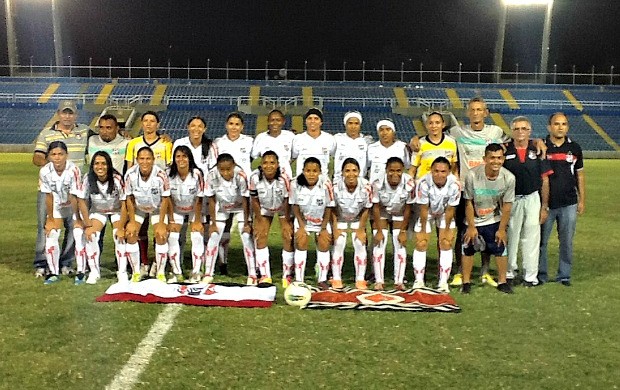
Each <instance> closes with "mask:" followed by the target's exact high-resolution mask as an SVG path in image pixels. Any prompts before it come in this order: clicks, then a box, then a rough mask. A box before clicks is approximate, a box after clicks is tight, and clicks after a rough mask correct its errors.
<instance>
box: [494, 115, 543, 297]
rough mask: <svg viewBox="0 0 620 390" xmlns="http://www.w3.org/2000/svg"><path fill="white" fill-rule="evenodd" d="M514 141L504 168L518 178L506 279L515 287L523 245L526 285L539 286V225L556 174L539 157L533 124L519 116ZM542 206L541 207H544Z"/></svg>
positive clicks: (510, 222) (509, 228) (514, 128)
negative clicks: (532, 138) (552, 178)
mask: <svg viewBox="0 0 620 390" xmlns="http://www.w3.org/2000/svg"><path fill="white" fill-rule="evenodd" d="M510 128H511V130H512V140H511V141H510V142H508V143H507V144H506V160H505V161H504V168H506V169H508V170H509V171H510V172H511V173H512V174H513V175H514V176H515V200H514V202H513V203H512V209H511V211H510V221H509V222H508V247H507V249H508V270H507V272H506V279H507V281H508V283H510V284H512V283H513V280H514V278H515V277H516V275H517V272H518V269H519V267H518V265H517V255H518V252H519V245H520V246H521V257H522V259H523V284H524V285H525V286H526V287H534V286H537V285H538V255H539V251H540V224H542V223H543V222H544V221H545V220H546V219H547V212H548V209H549V178H548V176H549V175H550V174H551V173H552V172H553V171H551V167H550V165H549V162H548V161H547V160H546V159H542V158H540V157H539V156H537V155H536V145H535V144H534V143H533V142H532V141H531V140H530V135H531V133H532V123H531V122H530V120H529V119H528V118H527V117H524V116H518V117H516V118H514V119H513V120H512V122H511V125H510ZM541 206H542V207H541Z"/></svg>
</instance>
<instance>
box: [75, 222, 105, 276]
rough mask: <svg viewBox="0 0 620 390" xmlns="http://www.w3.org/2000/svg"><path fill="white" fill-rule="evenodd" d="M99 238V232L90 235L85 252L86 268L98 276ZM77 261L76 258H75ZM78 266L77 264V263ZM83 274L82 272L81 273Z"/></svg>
mask: <svg viewBox="0 0 620 390" xmlns="http://www.w3.org/2000/svg"><path fill="white" fill-rule="evenodd" d="M100 237H101V232H96V233H95V234H93V235H92V237H91V241H86V248H84V249H85V250H86V253H87V256H88V268H90V272H91V273H93V272H94V273H96V274H97V275H99V274H100V273H99V258H100V256H101V253H100V250H99V238H100ZM76 250H77V247H76ZM76 259H77V257H76ZM78 264H79V263H78ZM79 272H80V271H79V265H78V273H79ZM82 272H84V271H82Z"/></svg>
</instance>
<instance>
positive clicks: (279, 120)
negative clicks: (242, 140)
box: [252, 110, 295, 178]
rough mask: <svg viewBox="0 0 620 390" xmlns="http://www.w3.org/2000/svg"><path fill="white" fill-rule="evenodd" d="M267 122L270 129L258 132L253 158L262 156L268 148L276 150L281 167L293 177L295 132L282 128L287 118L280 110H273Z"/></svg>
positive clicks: (253, 147)
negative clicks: (292, 157) (292, 159)
mask: <svg viewBox="0 0 620 390" xmlns="http://www.w3.org/2000/svg"><path fill="white" fill-rule="evenodd" d="M267 123H268V127H269V129H268V130H267V131H265V132H263V133H260V134H257V135H256V138H254V144H253V145H252V158H254V159H256V158H260V157H261V156H262V155H263V154H264V153H265V152H266V151H268V150H271V151H273V152H275V153H276V155H277V156H278V165H279V166H280V169H281V170H282V171H283V172H284V173H286V175H287V176H288V177H289V178H291V177H293V171H292V168H291V152H292V148H293V138H295V133H293V132H292V131H289V130H282V128H283V127H284V124H285V123H286V118H285V117H284V114H283V113H282V111H280V110H271V112H270V113H269V115H268V116H267Z"/></svg>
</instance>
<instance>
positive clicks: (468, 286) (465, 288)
mask: <svg viewBox="0 0 620 390" xmlns="http://www.w3.org/2000/svg"><path fill="white" fill-rule="evenodd" d="M470 292H471V283H463V284H462V285H461V293H463V294H469V293H470Z"/></svg>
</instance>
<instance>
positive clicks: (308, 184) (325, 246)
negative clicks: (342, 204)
mask: <svg viewBox="0 0 620 390" xmlns="http://www.w3.org/2000/svg"><path fill="white" fill-rule="evenodd" d="M289 203H290V204H291V205H292V207H293V215H294V216H295V226H294V228H295V280H296V281H298V282H303V281H304V273H305V268H306V259H307V257H308V235H310V234H311V233H312V234H313V235H314V236H315V241H316V244H317V252H316V260H317V263H318V265H319V276H318V285H319V287H320V288H321V289H328V288H329V286H328V285H327V272H328V270H329V260H330V259H329V245H330V243H331V229H330V227H329V222H330V217H331V209H332V208H333V207H334V206H335V203H334V192H333V188H332V183H331V181H330V180H329V179H328V178H327V177H326V176H324V175H322V174H321V163H320V161H319V159H318V158H316V157H308V158H307V159H306V160H305V161H304V165H303V171H302V173H301V174H300V175H299V176H297V180H295V181H294V182H293V185H292V187H291V197H290V199H289ZM317 233H318V237H317Z"/></svg>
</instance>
